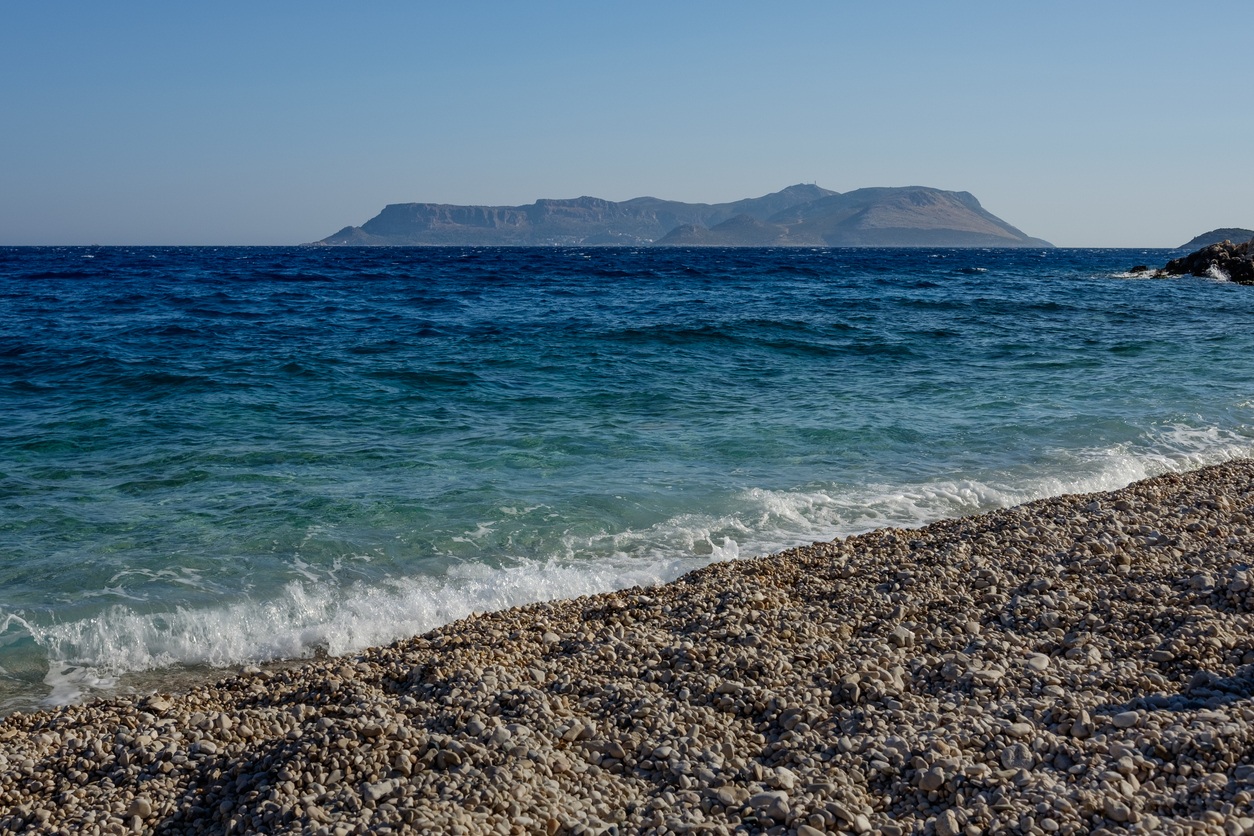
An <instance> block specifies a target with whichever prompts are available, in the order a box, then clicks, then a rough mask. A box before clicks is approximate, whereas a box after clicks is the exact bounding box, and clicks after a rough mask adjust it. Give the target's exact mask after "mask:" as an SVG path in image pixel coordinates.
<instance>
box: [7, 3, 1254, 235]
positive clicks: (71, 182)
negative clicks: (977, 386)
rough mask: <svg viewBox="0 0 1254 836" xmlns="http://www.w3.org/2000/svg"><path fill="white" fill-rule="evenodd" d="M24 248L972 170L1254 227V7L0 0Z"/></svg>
mask: <svg viewBox="0 0 1254 836" xmlns="http://www.w3.org/2000/svg"><path fill="white" fill-rule="evenodd" d="M0 22H2V23H0V79H3V82H4V83H3V84H0V161H2V162H3V164H2V165H0V245H29V244H39V245H43V244H132V245H139V244H183V245H193V244H213V245H225V244H246V245H257V244H299V243H303V242H308V241H313V240H317V239H319V238H323V237H325V236H327V235H330V234H331V233H333V232H335V231H337V230H338V229H340V228H342V227H344V226H348V225H360V224H362V223H364V222H365V221H366V220H368V219H369V218H371V217H373V216H374V215H375V214H377V213H378V212H379V210H381V209H382V208H383V206H384V205H385V204H388V203H405V202H415V201H420V202H439V203H473V204H494V205H519V204H525V203H531V202H533V201H535V200H536V199H538V198H563V197H577V196H580V195H594V196H597V197H603V198H607V199H610V200H624V199H627V198H631V197H637V196H641V195H652V196H655V197H661V198H668V199H675V200H686V201H692V202H706V203H714V202H723V201H729V200H736V199H739V198H743V197H753V196H759V195H762V194H766V193H768V192H773V191H777V190H779V189H781V188H783V187H785V186H788V185H791V184H794V183H811V182H814V183H818V185H820V186H823V187H825V188H828V189H835V190H837V191H842V192H843V191H849V190H852V189H856V188H862V187H867V186H906V185H922V186H933V187H936V188H941V189H952V190H957V191H969V192H971V193H973V194H974V195H975V196H976V197H977V198H979V200H980V201H981V203H982V204H983V205H984V207H985V208H986V209H988V210H989V211H991V212H993V213H994V214H996V215H998V216H999V217H1001V218H1003V219H1004V220H1006V221H1008V222H1009V223H1011V224H1014V225H1015V226H1017V227H1019V228H1020V229H1022V230H1023V231H1024V232H1026V233H1027V234H1029V235H1033V236H1037V237H1040V238H1044V239H1046V240H1049V241H1052V242H1053V243H1055V244H1057V245H1059V246H1074V247H1090V246H1092V247H1107V246H1109V247H1174V246H1178V245H1180V244H1182V243H1184V242H1185V241H1187V240H1188V239H1189V238H1191V237H1193V236H1194V235H1196V234H1198V233H1200V232H1203V231H1206V230H1209V229H1212V228H1215V227H1221V226H1243V227H1247V228H1254V200H1251V195H1254V165H1252V164H1251V162H1252V160H1251V157H1252V155H1251V149H1254V107H1251V106H1250V90H1251V87H1252V85H1251V81H1254V61H1251V60H1250V57H1249V51H1248V49H1245V48H1244V47H1243V46H1242V45H1243V44H1246V43H1247V42H1248V41H1249V39H1250V37H1251V36H1252V34H1254V4H1252V3H1249V2H1248V0H1242V2H1231V3H1221V2H1214V3H1206V2H1196V3H1191V4H1183V3H1177V2H1171V3H1166V2H1138V3H1132V2H1121V3H1115V2H1100V0H1088V2H1067V1H1066V0H1061V1H1060V2H1050V3H1006V2H1004V0H999V2H961V0H957V1H956V2H953V3H936V2H934V0H928V2H893V1H892V0H880V2H839V1H838V0H826V2H803V1H802V0H798V1H797V2H786V3H762V2H735V1H734V0H723V2H697V1H695V0H694V2H679V0H670V2H665V3H662V2H657V3H655V2H646V1H645V0H634V2H630V3H626V2H622V3H620V2H596V3H588V2H571V3H551V2H543V1H542V0H537V2H528V3H518V2H475V1H474V0H459V2H456V3H452V2H444V3H424V2H412V0H411V2H396V3H390V2H371V3H362V4H350V3H343V2H337V3H323V2H317V0H302V2H299V3H286V2H278V0H275V1H274V2H265V3H256V2H248V3H242V2H241V3H236V2H215V3H212V4H209V3H202V4H183V3H168V2H161V3H156V2H153V3H139V2H126V0H118V2H111V3H98V2H58V0H41V2H39V3H28V2H19V0H0Z"/></svg>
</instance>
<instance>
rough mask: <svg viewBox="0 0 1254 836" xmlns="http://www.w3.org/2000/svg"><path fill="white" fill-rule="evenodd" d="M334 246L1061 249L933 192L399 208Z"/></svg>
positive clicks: (800, 188)
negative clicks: (697, 201)
mask: <svg viewBox="0 0 1254 836" xmlns="http://www.w3.org/2000/svg"><path fill="white" fill-rule="evenodd" d="M314 243H315V244H317V245H325V246H440V245H452V246H493V245H497V246H501V245H504V246H561V245H583V246H606V245H611V246H612V245H627V246H650V245H656V246H725V247H737V246H753V247H761V246H784V247H787V246H837V247H903V246H904V247H920V246H921V247H989V246H992V247H1052V246H1053V245H1052V244H1050V243H1049V242H1047V241H1042V240H1041V239H1039V238H1031V237H1029V236H1027V235H1025V234H1024V233H1023V232H1022V231H1020V230H1019V229H1017V228H1015V227H1013V226H1011V225H1010V224H1008V223H1006V222H1005V221H1003V220H1001V219H1000V218H998V217H997V216H996V215H993V214H992V213H991V212H988V211H987V210H986V209H984V208H983V207H982V206H981V205H980V202H979V201H978V200H977V199H976V198H975V196H974V195H972V194H970V193H969V192H950V191H943V190H941V189H934V188H930V187H927V186H905V187H877V188H868V189H857V190H855V191H852V192H846V193H844V194H841V193H840V192H835V191H832V190H830V189H824V188H821V187H819V186H818V185H815V184H805V183H799V184H796V185H793V186H789V187H787V188H785V189H781V190H780V191H778V192H772V193H770V194H767V195H762V196H761V197H755V198H745V199H743V200H737V201H732V202H729V203H717V204H708V203H683V202H681V201H674V200H663V199H660V198H655V197H637V198H632V199H630V200H625V201H617V202H616V201H610V200H604V199H602V198H596V197H590V196H587V195H585V196H582V197H578V198H572V199H567V200H554V199H542V200H537V201H536V202H535V203H532V204H527V205H524V206H461V205H455V204H440V203H393V204H389V205H387V206H385V207H384V209H383V211H382V212H380V213H379V214H378V215H376V216H375V217H373V218H371V219H370V220H369V221H367V222H366V223H364V224H362V225H361V226H359V227H354V226H347V227H344V228H343V229H341V230H340V231H339V232H336V233H334V234H333V235H329V236H327V237H326V238H324V239H322V240H321V241H317V242H314Z"/></svg>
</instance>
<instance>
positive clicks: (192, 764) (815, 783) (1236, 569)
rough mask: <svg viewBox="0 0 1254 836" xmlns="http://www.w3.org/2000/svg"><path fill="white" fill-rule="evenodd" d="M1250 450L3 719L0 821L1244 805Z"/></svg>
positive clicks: (758, 827)
mask: <svg viewBox="0 0 1254 836" xmlns="http://www.w3.org/2000/svg"><path fill="white" fill-rule="evenodd" d="M1251 517H1254V462H1251V461H1248V460H1246V461H1236V462H1231V463H1228V464H1224V465H1220V466H1216V467H1209V468H1205V469H1202V470H1198V471H1194V472H1191V473H1187V474H1181V475H1176V474H1170V475H1165V476H1161V477H1158V478H1154V479H1150V480H1147V481H1144V482H1139V483H1136V484H1134V485H1131V486H1129V487H1127V488H1125V489H1123V490H1119V491H1114V492H1112V493H1103V494H1092V495H1086V496H1063V497H1057V498H1053V499H1046V500H1041V501H1038V502H1033V503H1030V504H1027V505H1023V506H1020V507H1018V508H1013V509H1009V510H1004V511H997V512H993V513H990V514H985V515H982V516H978V517H971V518H966V519H958V520H947V521H943V522H939V523H936V524H934V525H931V526H928V527H927V528H924V529H919V530H909V531H906V530H881V531H875V532H871V533H869V534H865V535H861V536H857V537H850V538H848V539H846V540H842V541H836V542H832V543H824V544H815V545H813V546H809V547H805V548H799V549H794V550H790V551H787V552H784V553H781V554H778V555H773V556H771V557H767V558H762V559H757V560H744V561H737V562H732V563H719V564H715V565H713V566H710V567H708V568H706V569H703V570H701V571H698V572H693V573H691V574H689V575H687V576H685V577H683V578H680V579H679V580H678V581H675V582H674V583H671V584H667V585H666V586H663V587H657V588H652V589H633V590H626V591H623V592H616V593H612V594H607V595H599V596H596V597H590V598H579V599H576V600H570V601H560V602H553V603H548V604H537V605H533V606H529V607H524V608H516V609H512V610H509V611H507V612H498V613H492V614H488V615H483V616H479V617H475V618H472V619H467V620H464V621H460V622H457V623H454V624H450V625H448V626H446V627H443V628H441V629H438V630H435V631H432V632H431V633H428V634H426V635H425V636H422V637H419V638H414V639H410V640H407V641H402V642H397V643H396V644H393V645H391V646H389V647H384V648H376V649H373V650H370V651H368V652H366V653H364V654H361V655H360V656H357V657H353V658H351V659H329V660H323V661H318V662H315V663H311V664H309V665H307V666H305V667H302V668H298V669H292V670H286V671H282V672H279V673H278V674H269V673H266V672H262V671H258V670H257V669H255V668H253V669H246V670H245V671H243V672H241V673H240V674H239V675H238V676H232V677H230V678H228V679H224V680H222V681H220V682H217V683H215V684H213V685H209V686H204V687H199V688H196V689H193V690H192V691H190V692H188V693H186V694H180V695H174V696H170V695H153V696H148V697H137V698H120V699H111V700H107V701H99V702H94V703H90V704H87V705H79V706H71V707H66V708H63V709H58V710H54V711H48V712H44V713H39V714H31V715H17V714H15V715H13V716H11V717H9V718H8V719H6V720H5V721H4V722H3V723H0V833H11V832H27V831H30V832H41V833H65V834H70V833H73V834H104V833H129V832H135V833H140V832H142V833H151V832H155V833H195V834H200V833H215V834H216V833H250V832H260V833H305V834H320V836H332V834H334V836H346V834H350V833H366V832H375V833H380V834H384V833H431V834H437V833H440V834H442V833H452V834H456V836H464V835H465V834H500V836H510V834H523V833H535V834H546V836H555V835H556V834H571V836H581V835H582V834H590V835H594V834H606V833H608V834H627V833H632V834H635V833H645V834H659V836H660V834H665V833H677V834H682V833H693V834H731V833H758V832H762V831H765V832H768V833H771V834H790V836H821V834H824V833H832V834H836V833H856V834H870V836H905V834H915V833H917V834H923V836H932V834H936V836H958V834H965V836H979V834H984V833H988V834H996V833H1019V834H1034V836H1041V834H1054V833H1059V834H1062V835H1063V836H1069V834H1073V833H1081V832H1083V833H1089V832H1102V831H1109V832H1119V831H1122V830H1125V829H1127V830H1131V831H1134V832H1138V833H1141V832H1164V833H1173V834H1183V833H1214V834H1216V836H1218V834H1228V836H1236V834H1241V833H1254V810H1252V809H1251V804H1250V801H1251V797H1252V795H1254V759H1251V756H1250V748H1251V745H1252V744H1254V701H1252V700H1251V693H1252V692H1254V664H1252V663H1254V633H1251V624H1252V622H1254V618H1252V615H1251V614H1252V613H1254V570H1251V568H1250V563H1251V562H1252V561H1254V536H1252V535H1251V532H1250V527H1251V525H1254V520H1252V519H1251Z"/></svg>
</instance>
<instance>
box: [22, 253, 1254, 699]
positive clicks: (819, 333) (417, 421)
mask: <svg viewBox="0 0 1254 836" xmlns="http://www.w3.org/2000/svg"><path fill="white" fill-rule="evenodd" d="M1171 255H1173V253H1172V252H1171V251H1168V250H1089V249H1084V250H1080V249H1051V250H1031V249H1022V250H996V249H993V250H984V249H953V250H946V249H939V250H927V249H902V250H891V249H888V250H885V249H761V250H745V249H727V250H722V249H713V250H710V249H691V250H684V249H631V248H580V247H554V248H518V249H511V248H463V247H443V248H374V249H370V248H362V249H357V248H327V247H263V248H243V247H220V248H192V247H157V248H139V247H80V248H71V247H67V248H60V247H58V248H0V713H11V712H13V711H17V710H22V711H29V710H32V709H36V708H39V707H47V706H53V705H57V704H63V703H66V702H71V701H76V700H83V699H86V698H90V697H93V696H101V695H110V694H127V693H134V692H147V691H152V690H154V689H159V690H170V689H172V688H176V687H185V686H186V684H188V683H193V682H197V681H204V680H208V679H212V678H214V677H218V676H221V675H222V673H223V671H224V670H232V669H235V668H238V667H240V666H243V665H249V664H271V665H283V664H290V663H291V662H292V660H299V659H307V658H311V657H316V656H321V655H324V654H331V655H341V654H353V653H355V652H357V651H360V650H361V649H363V648H366V647H369V646H374V645H380V644H385V643H388V642H391V641H393V640H395V639H398V638H402V637H407V636H411V635H415V634H421V633H423V632H425V631H427V630H430V629H432V628H434V627H437V626H439V625H442V624H444V623H447V622H449V621H452V620H455V619H458V618H462V617H465V616H467V615H469V614H471V613H473V612H476V611H478V612H485V611H493V610H500V609H503V608H509V607H512V606H516V605H522V604H527V603H531V602H535V601H541V600H545V599H553V598H564V597H573V596H580V595H590V594H594V593H599V592H605V591H608V590H614V589H621V588H628V587H634V586H643V587H648V586H650V585H655V584H661V583H665V582H667V581H670V580H673V579H675V578H677V577H679V576H680V575H682V574H684V573H685V572H689V571H691V570H694V569H698V568H700V567H702V566H705V565H707V564H709V563H711V562H714V561H725V560H738V559H744V558H750V557H755V556H759V555H765V554H769V553H771V552H774V551H778V550H781V549H784V548H788V547H791V546H796V545H799V544H808V543H811V542H815V541H826V540H831V539H833V538H840V537H845V536H848V535H850V534H855V533H860V532H865V531H868V530H872V529H876V528H882V527H885V526H905V527H916V526H922V525H925V524H927V523H929V522H932V521H935V520H939V519H942V518H948V517H959V516H963V515H969V514H977V513H980V512H982V511H987V510H990V509H994V508H1001V507H1006V506H1013V505H1016V504H1018V503H1022V502H1027V501H1029V500H1033V499H1037V498H1040V497H1046V496H1051V495H1056V494H1065V493H1079V492H1089V491H1099V490H1107V489H1113V488H1118V487H1121V486H1123V485H1126V484H1128V483H1129V482H1132V481H1134V480H1137V479H1142V478H1144V477H1147V476H1152V475H1155V474H1160V473H1164V472H1168V471H1183V470H1188V469H1192V468H1197V467H1200V466H1203V465H1206V464H1211V463H1216V462H1222V461H1225V460H1229V459H1232V458H1235V457H1243V456H1250V455H1251V454H1254V288H1251V287H1240V286H1236V285H1233V284H1231V283H1228V282H1226V281H1223V280H1222V277H1220V276H1215V277H1204V278H1195V277H1180V278H1169V279H1167V278H1150V277H1147V276H1146V275H1144V274H1130V273H1129V272H1127V271H1128V269H1129V268H1130V267H1131V266H1132V265H1135V264H1148V265H1150V266H1155V265H1161V264H1163V263H1164V262H1165V261H1166V260H1167V259H1168V258H1169V257H1170V256H1171Z"/></svg>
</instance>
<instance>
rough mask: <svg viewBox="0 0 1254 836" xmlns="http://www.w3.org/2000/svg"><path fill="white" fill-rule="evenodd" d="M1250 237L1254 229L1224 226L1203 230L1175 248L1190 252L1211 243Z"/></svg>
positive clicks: (1253, 235) (1243, 239)
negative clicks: (1207, 230) (1208, 230)
mask: <svg viewBox="0 0 1254 836" xmlns="http://www.w3.org/2000/svg"><path fill="white" fill-rule="evenodd" d="M1251 238H1254V229H1242V228H1240V227H1236V226H1226V227H1223V228H1222V229H1212V230H1211V231H1210V232H1203V233H1202V234H1201V235H1199V236H1197V237H1196V238H1194V239H1193V240H1192V241H1189V242H1188V243H1187V244H1181V245H1180V246H1179V247H1176V249H1178V250H1188V251H1189V252H1192V251H1193V250H1200V249H1201V248H1202V247H1209V246H1210V245H1211V244H1220V243H1222V242H1224V241H1248V240H1250V239H1251Z"/></svg>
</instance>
